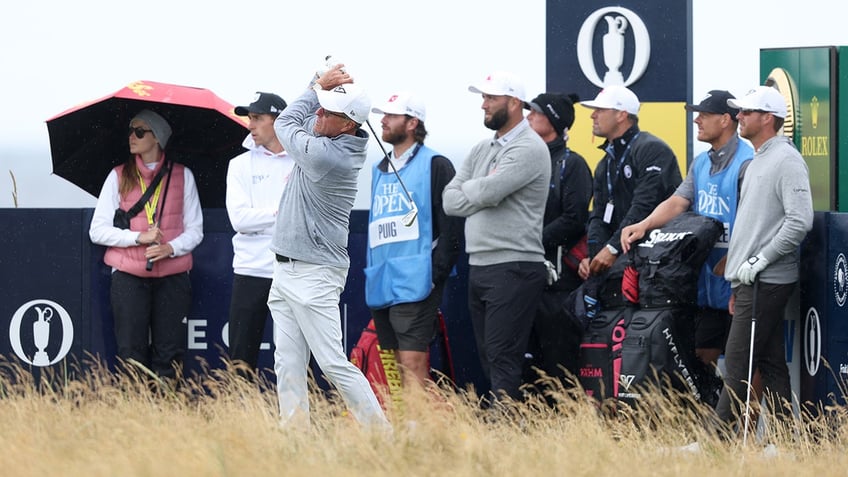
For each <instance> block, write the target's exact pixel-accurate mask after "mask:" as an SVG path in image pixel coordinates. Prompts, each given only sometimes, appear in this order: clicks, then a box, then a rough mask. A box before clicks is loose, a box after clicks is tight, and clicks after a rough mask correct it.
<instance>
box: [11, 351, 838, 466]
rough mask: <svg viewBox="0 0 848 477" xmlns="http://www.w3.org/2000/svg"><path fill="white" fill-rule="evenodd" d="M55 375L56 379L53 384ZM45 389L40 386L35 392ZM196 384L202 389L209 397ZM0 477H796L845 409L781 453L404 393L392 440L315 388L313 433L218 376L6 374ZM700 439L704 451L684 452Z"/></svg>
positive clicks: (653, 413)
mask: <svg viewBox="0 0 848 477" xmlns="http://www.w3.org/2000/svg"><path fill="white" fill-rule="evenodd" d="M58 379H59V378H58V377H54V380H58ZM39 388H40V389H39ZM201 390H202V391H201ZM0 394H2V398H0V428H1V429H2V430H0V475H3V476H39V477H41V476H51V477H52V476H92V477H94V476H300V475H304V476H306V475H310V476H314V475H318V476H323V475H368V476H389V475H392V476H398V475H428V476H429V475H432V476H489V475H494V476H500V475H504V476H512V475H516V476H528V477H529V476H534V477H535V476H550V475H557V476H559V475H568V476H572V475H574V476H583V475H585V476H599V475H600V476H606V475H609V476H626V477H634V476H643V475H644V476H649V475H650V476H655V475H662V476H671V475H674V476H677V475H687V476H688V475H692V476H723V477H727V476H760V475H762V476H775V475H785V476H801V475H815V476H825V475H846V473H848V471H847V470H846V469H848V452H846V450H848V449H846V443H848V436H847V435H846V426H845V424H846V422H848V417H847V416H848V414H846V411H845V409H842V408H833V409H830V410H829V412H828V413H827V415H828V418H827V419H826V420H825V419H824V418H822V417H816V418H812V417H809V416H808V417H805V418H803V419H802V423H801V425H800V426H798V428H800V430H798V429H797V428H796V429H795V430H794V431H792V432H782V431H774V432H772V431H771V430H770V431H767V439H768V441H769V442H771V443H774V444H776V449H777V451H776V454H774V453H772V454H768V453H766V452H764V445H765V443H764V442H762V441H760V442H757V440H756V439H749V443H748V445H747V446H745V447H743V446H742V444H741V440H731V441H729V442H728V441H721V440H719V439H718V438H716V437H715V436H713V435H712V434H710V433H707V432H706V431H705V426H704V425H703V424H702V422H703V421H704V415H703V413H701V412H699V411H695V410H692V409H691V408H689V409H688V410H687V409H686V408H687V407H688V406H680V405H679V404H673V403H672V402H670V401H669V400H667V399H664V398H656V399H654V400H652V401H651V402H649V403H647V405H645V406H642V407H640V410H639V411H632V412H619V413H617V415H616V416H615V417H613V418H611V417H606V418H604V417H601V415H600V413H599V412H598V410H597V408H596V406H595V405H594V404H593V402H592V401H591V400H589V399H587V398H584V397H579V395H578V397H575V396H574V395H567V394H565V393H563V394H556V396H555V397H557V398H558V400H559V404H558V406H557V407H556V409H552V408H550V407H549V406H547V405H545V404H543V403H540V402H539V401H538V400H534V399H531V400H530V401H529V402H527V403H524V404H521V405H517V406H515V407H514V408H511V409H510V412H509V414H508V415H507V414H503V413H497V416H499V417H493V415H495V413H492V412H488V413H483V412H482V411H480V409H479V406H478V400H477V398H476V397H475V396H474V394H473V392H470V391H463V392H459V393H455V392H444V393H443V396H442V402H438V403H437V402H434V400H433V399H432V396H425V395H424V394H423V393H417V394H416V393H411V394H410V395H406V396H404V400H403V413H402V415H399V414H400V413H399V412H391V413H390V417H391V420H392V422H393V427H394V432H393V434H392V435H385V434H379V433H372V432H370V431H368V430H366V429H362V428H360V427H359V426H358V425H357V424H356V423H355V422H354V421H353V420H352V418H350V417H349V416H348V415H347V413H346V412H345V410H344V406H342V405H340V404H339V403H338V400H337V399H334V398H333V396H332V395H330V396H329V398H328V397H327V396H326V395H325V394H324V393H321V392H315V393H314V394H313V398H312V422H313V423H312V426H311V428H310V429H308V430H305V429H293V428H286V427H281V426H280V424H279V421H278V419H277V415H276V408H277V401H276V395H275V393H274V392H273V389H272V388H271V387H270V386H269V385H268V384H267V383H265V384H264V385H261V384H260V385H256V384H250V383H248V382H247V381H245V380H243V379H241V378H239V377H237V375H236V373H233V372H231V371H229V370H213V371H210V372H209V374H207V375H205V376H204V377H203V378H194V379H190V380H188V381H187V382H186V383H185V384H183V385H182V386H180V387H179V388H178V389H177V390H173V389H171V388H169V387H154V390H152V391H151V389H150V388H149V386H148V380H147V379H143V377H142V376H135V377H132V376H115V375H112V374H109V373H107V372H104V371H102V370H99V371H98V370H97V369H96V368H95V370H94V371H88V372H85V373H83V374H82V375H81V376H80V377H79V378H78V379H75V380H71V381H67V382H65V384H64V385H62V386H60V387H54V388H53V389H48V388H47V387H45V386H37V385H36V383H34V382H33V379H32V378H31V375H30V374H29V373H28V372H27V371H22V370H21V369H20V368H18V367H16V366H12V365H5V366H3V367H2V378H0ZM693 441H698V442H699V444H700V446H701V451H700V452H698V453H691V452H684V451H681V450H679V449H678V447H679V446H682V445H685V444H688V443H690V442H693Z"/></svg>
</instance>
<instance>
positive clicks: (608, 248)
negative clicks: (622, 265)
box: [607, 244, 618, 255]
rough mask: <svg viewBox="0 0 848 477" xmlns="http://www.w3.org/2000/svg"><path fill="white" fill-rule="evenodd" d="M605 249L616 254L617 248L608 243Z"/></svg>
mask: <svg viewBox="0 0 848 477" xmlns="http://www.w3.org/2000/svg"><path fill="white" fill-rule="evenodd" d="M607 250H609V253H611V254H613V255H618V249H617V248H615V247H613V246H612V245H610V244H607Z"/></svg>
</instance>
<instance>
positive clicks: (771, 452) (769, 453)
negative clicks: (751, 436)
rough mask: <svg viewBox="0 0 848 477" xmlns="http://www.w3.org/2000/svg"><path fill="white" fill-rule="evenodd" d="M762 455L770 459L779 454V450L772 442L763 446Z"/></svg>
mask: <svg viewBox="0 0 848 477" xmlns="http://www.w3.org/2000/svg"><path fill="white" fill-rule="evenodd" d="M762 455H763V457H765V458H768V459H771V458H774V457H777V456H778V455H780V452H779V451H778V450H777V447H776V446H775V445H774V444H769V445H767V446H765V447H764V448H763V451H762Z"/></svg>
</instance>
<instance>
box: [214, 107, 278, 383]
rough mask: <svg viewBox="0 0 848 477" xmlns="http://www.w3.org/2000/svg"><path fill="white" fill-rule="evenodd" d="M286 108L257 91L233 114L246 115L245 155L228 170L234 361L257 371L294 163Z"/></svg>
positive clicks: (241, 155)
mask: <svg viewBox="0 0 848 477" xmlns="http://www.w3.org/2000/svg"><path fill="white" fill-rule="evenodd" d="M285 108H286V102H285V101H284V100H283V98H281V97H279V96H277V95H276V94H273V93H263V92H257V93H256V95H255V96H254V98H253V102H252V103H250V105H249V106H238V107H236V108H235V113H236V114H237V115H239V116H247V118H248V127H247V128H248V129H249V130H250V134H249V135H248V136H247V137H246V138H245V140H244V142H243V143H242V146H244V147H245V148H246V149H247V151H246V152H244V153H242V154H240V155H238V156H236V157H235V158H233V159H232V160H231V161H230V166H229V168H228V169H227V215H228V216H229V218H230V223H231V224H232V225H233V229H234V230H235V232H236V234H235V235H234V236H233V272H234V276H233V289H232V297H231V299H230V323H229V333H228V338H229V348H230V359H232V360H233V362H239V363H240V364H242V365H246V366H248V367H249V368H250V369H252V370H254V371H255V370H256V365H257V360H258V358H259V348H260V345H261V342H262V335H263V333H264V330H265V322H266V321H267V319H268V292H269V291H270V290H271V279H272V278H273V276H274V253H273V252H271V237H272V236H273V234H274V223H275V221H276V219H277V207H278V206H279V204H280V196H282V194H283V189H284V188H285V186H286V182H288V179H289V174H291V171H292V168H293V167H294V161H293V160H292V159H291V158H290V157H288V155H287V154H286V151H285V149H284V148H283V145H282V144H280V141H279V139H277V133H276V132H275V131H274V121H275V120H276V119H277V116H279V114H280V113H281V112H282V111H283V109H285Z"/></svg>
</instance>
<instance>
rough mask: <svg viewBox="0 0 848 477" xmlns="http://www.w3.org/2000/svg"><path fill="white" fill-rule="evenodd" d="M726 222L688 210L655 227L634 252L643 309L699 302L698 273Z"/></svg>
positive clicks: (640, 302)
mask: <svg viewBox="0 0 848 477" xmlns="http://www.w3.org/2000/svg"><path fill="white" fill-rule="evenodd" d="M723 233H724V225H723V224H722V223H721V222H719V221H718V220H715V219H713V218H710V217H705V216H703V215H699V214H696V213H695V212H685V213H683V214H680V215H678V216H677V217H675V218H674V219H672V220H670V221H669V222H668V223H667V224H666V225H664V226H663V227H661V228H658V229H654V230H652V231H651V232H650V234H649V235H648V236H647V238H646V239H643V240H642V241H641V242H639V243H638V244H637V245H636V246H635V247H633V248H632V249H631V251H630V254H631V255H632V260H633V265H634V266H635V268H636V270H637V271H638V273H639V304H640V305H641V306H642V307H643V308H665V307H674V306H690V305H695V304H697V301H698V276H699V274H700V272H701V266H702V265H703V264H704V261H705V260H706V259H707V256H709V254H710V251H711V250H712V248H713V246H714V245H715V243H716V241H717V240H718V239H719V237H721V235H722V234H723Z"/></svg>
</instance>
